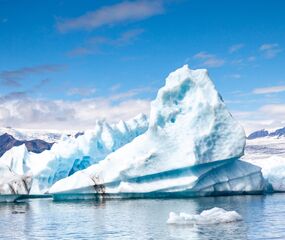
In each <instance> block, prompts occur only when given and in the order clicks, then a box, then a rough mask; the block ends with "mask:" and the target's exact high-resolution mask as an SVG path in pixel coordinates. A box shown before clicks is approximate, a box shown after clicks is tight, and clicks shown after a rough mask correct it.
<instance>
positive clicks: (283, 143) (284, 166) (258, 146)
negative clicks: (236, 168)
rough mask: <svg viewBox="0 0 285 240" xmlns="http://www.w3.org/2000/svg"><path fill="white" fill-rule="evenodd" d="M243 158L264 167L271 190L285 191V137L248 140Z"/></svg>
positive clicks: (263, 172) (264, 173)
mask: <svg viewBox="0 0 285 240" xmlns="http://www.w3.org/2000/svg"><path fill="white" fill-rule="evenodd" d="M242 160H244V161H247V162H249V163H252V164H255V165H257V166H259V167H261V168H262V174H263V176H264V178H265V179H266V180H267V181H268V183H269V186H268V188H269V189H268V190H269V191H270V190H273V191H285V137H262V138H256V139H253V140H247V146H246V151H245V155H244V156H243V157H242Z"/></svg>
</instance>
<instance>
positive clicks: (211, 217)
mask: <svg viewBox="0 0 285 240" xmlns="http://www.w3.org/2000/svg"><path fill="white" fill-rule="evenodd" d="M241 220H242V217H241V215H239V214H238V213H237V212H236V211H226V210H225V209H223V208H218V207H214V208H211V209H209V210H205V211H203V212H201V214H187V213H183V212H181V213H180V214H176V213H174V212H170V213H169V218H168V220H167V223H168V224H177V225H208V224H220V223H231V222H237V221H241Z"/></svg>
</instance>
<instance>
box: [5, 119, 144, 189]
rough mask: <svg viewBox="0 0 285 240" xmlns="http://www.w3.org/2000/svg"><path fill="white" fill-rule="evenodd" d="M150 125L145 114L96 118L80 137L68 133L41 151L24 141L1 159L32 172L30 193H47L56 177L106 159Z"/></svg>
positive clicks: (24, 171)
mask: <svg viewBox="0 0 285 240" xmlns="http://www.w3.org/2000/svg"><path fill="white" fill-rule="evenodd" d="M147 128H148V119H147V117H146V116H145V115H143V114H140V115H138V116H137V117H135V118H133V119H131V120H129V121H126V122H124V121H120V122H119V123H118V124H112V125H109V124H108V123H106V122H104V121H103V122H97V123H96V125H95V128H94V129H93V130H89V131H85V133H84V134H83V135H80V136H78V137H77V138H75V137H65V138H64V139H62V140H60V141H58V142H57V143H55V144H54V145H53V146H52V148H51V150H49V151H48V150H46V151H44V152H42V153H40V154H36V153H33V152H28V151H27V149H26V147H25V145H21V146H18V147H13V148H12V149H10V150H9V151H7V152H6V153H5V154H4V155H3V156H2V157H1V158H0V163H2V164H5V165H7V166H9V168H11V169H12V170H13V171H14V172H16V173H18V174H24V173H29V174H32V175H33V178H34V179H33V185H32V189H31V193H33V194H39V193H44V192H46V191H48V189H49V187H50V186H51V185H52V184H54V183H55V182H56V181H58V180H60V179H62V178H65V177H67V176H69V175H71V174H73V173H75V172H76V171H78V170H82V169H84V168H86V167H88V166H90V165H91V164H94V163H96V162H98V161H100V160H102V159H104V158H105V156H106V155H107V154H109V153H111V152H113V151H115V150H116V149H118V148H120V147H121V146H123V145H125V144H126V143H128V142H130V141H131V140H132V139H134V138H135V137H136V136H138V135H140V134H142V133H144V132H145V131H146V130H147Z"/></svg>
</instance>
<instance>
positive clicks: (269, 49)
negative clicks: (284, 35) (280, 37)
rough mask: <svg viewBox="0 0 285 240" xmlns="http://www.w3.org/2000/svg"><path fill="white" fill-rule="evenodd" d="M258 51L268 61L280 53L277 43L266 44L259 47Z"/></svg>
mask: <svg viewBox="0 0 285 240" xmlns="http://www.w3.org/2000/svg"><path fill="white" fill-rule="evenodd" d="M259 50H260V51H261V52H262V53H263V54H264V56H265V57H266V58H268V59H271V58H274V57H276V56H277V54H279V53H280V52H282V51H283V50H282V49H281V48H280V46H279V44H278V43H266V44H263V45H261V46H260V48H259Z"/></svg>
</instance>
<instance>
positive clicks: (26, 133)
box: [0, 127, 76, 143]
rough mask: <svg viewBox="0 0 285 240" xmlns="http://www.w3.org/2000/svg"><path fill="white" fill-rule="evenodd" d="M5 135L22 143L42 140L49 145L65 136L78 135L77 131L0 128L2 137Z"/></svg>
mask: <svg viewBox="0 0 285 240" xmlns="http://www.w3.org/2000/svg"><path fill="white" fill-rule="evenodd" d="M5 133H7V134H9V135H11V136H13V137H14V138H16V139H17V140H21V141H29V140H35V139H40V140H43V141H45V142H49V143H53V142H57V141H59V140H60V139H61V138H62V137H63V136H67V135H74V134H76V132H75V131H57V130H45V129H16V128H9V127H6V128H4V127H2V128H0V135H3V134H5Z"/></svg>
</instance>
